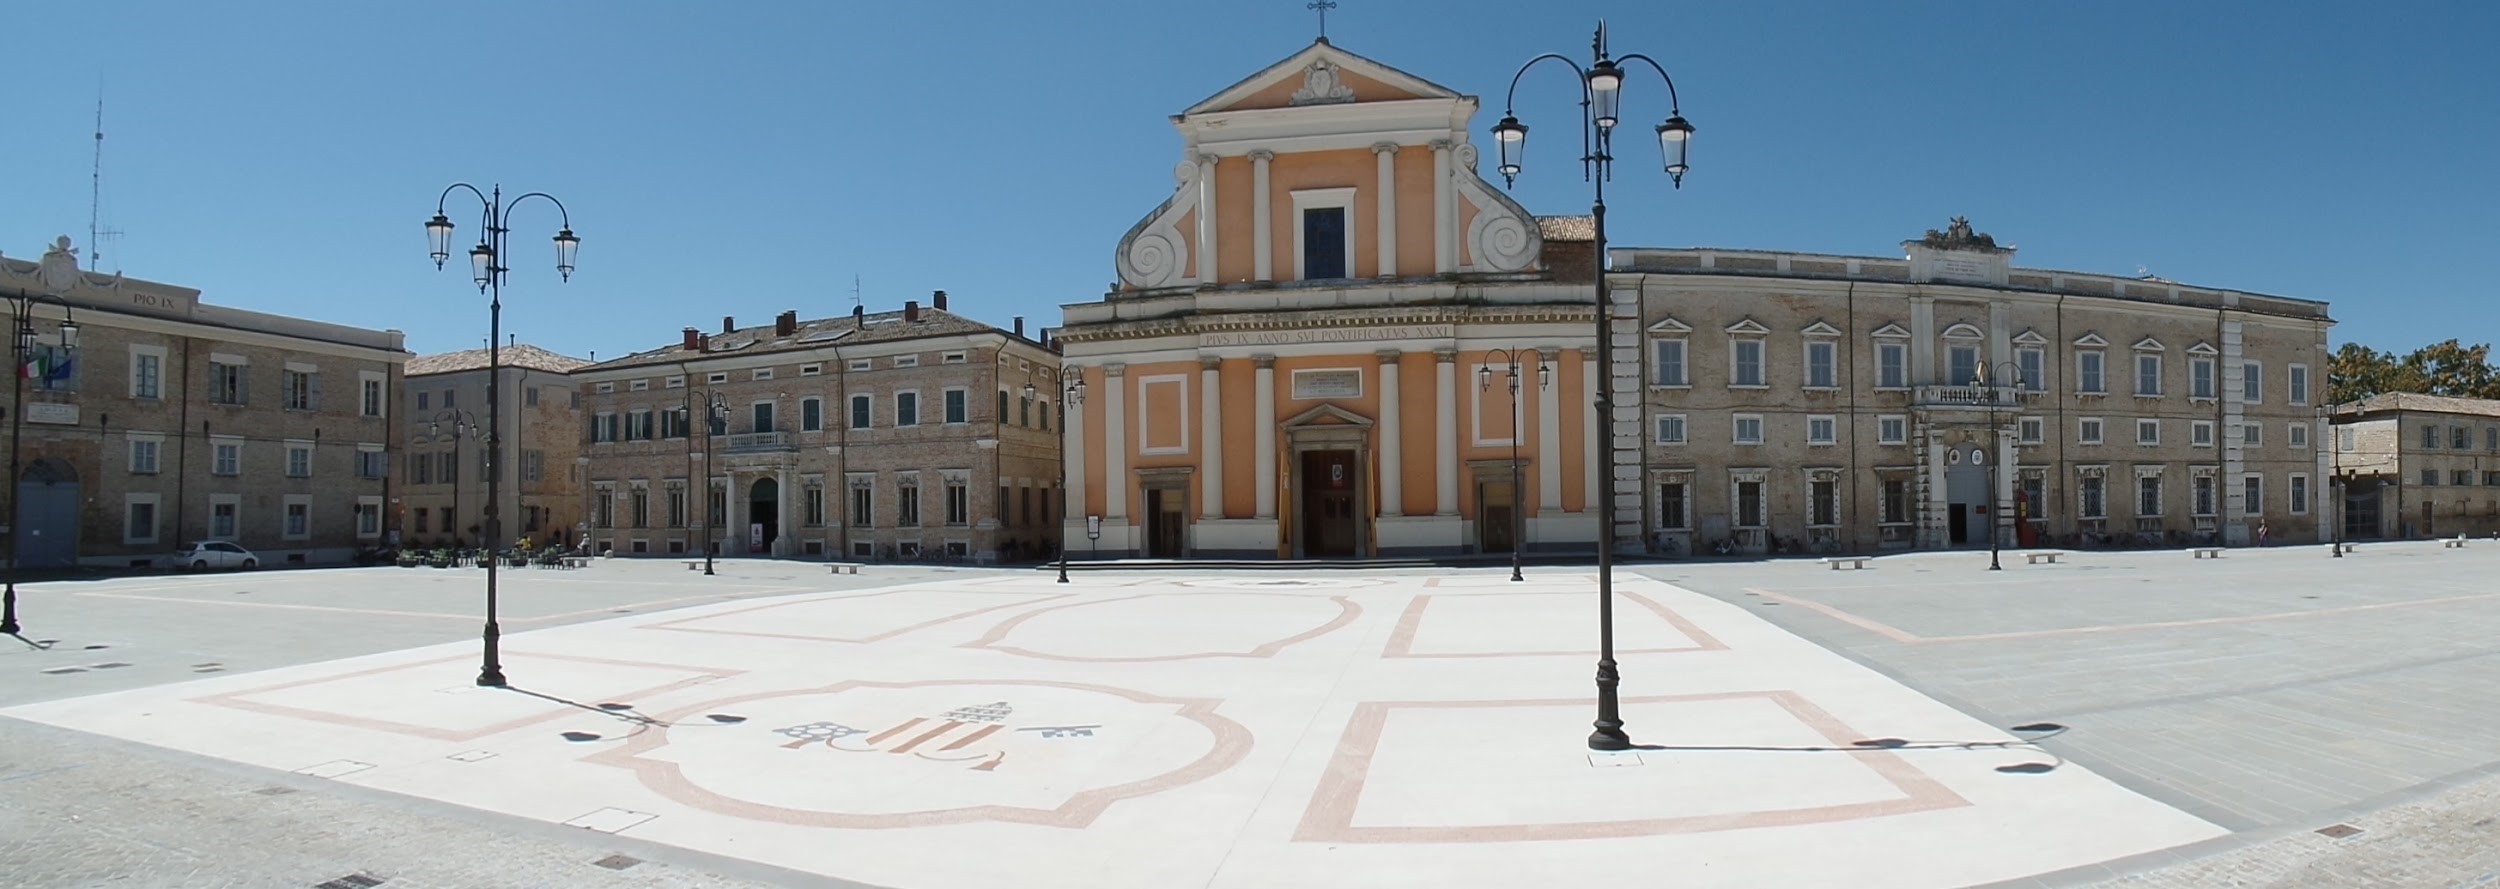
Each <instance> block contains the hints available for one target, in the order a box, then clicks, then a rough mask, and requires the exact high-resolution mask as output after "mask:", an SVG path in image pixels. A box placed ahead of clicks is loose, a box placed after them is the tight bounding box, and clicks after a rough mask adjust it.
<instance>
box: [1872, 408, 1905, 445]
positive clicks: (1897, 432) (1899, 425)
mask: <svg viewBox="0 0 2500 889" xmlns="http://www.w3.org/2000/svg"><path fill="white" fill-rule="evenodd" d="M1875 443H1876V444H1888V445H1897V444H1909V443H1910V418H1909V417H1906V416H1902V415H1900V414H1887V415H1884V416H1880V417H1876V418H1875Z"/></svg>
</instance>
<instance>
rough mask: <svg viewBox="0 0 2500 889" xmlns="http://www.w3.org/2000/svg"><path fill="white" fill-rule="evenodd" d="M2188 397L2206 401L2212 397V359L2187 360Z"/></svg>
mask: <svg viewBox="0 0 2500 889" xmlns="http://www.w3.org/2000/svg"><path fill="white" fill-rule="evenodd" d="M2188 397H2189V398H2207V399H2210V398H2212V397H2214V360H2213V359H2211V358H2190V359H2188Z"/></svg>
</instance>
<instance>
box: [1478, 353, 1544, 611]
mask: <svg viewBox="0 0 2500 889" xmlns="http://www.w3.org/2000/svg"><path fill="white" fill-rule="evenodd" d="M1497 355H1498V356H1500V360H1501V362H1502V364H1503V366H1504V367H1505V368H1507V371H1506V372H1505V373H1503V375H1502V377H1503V379H1504V380H1505V381H1506V382H1507V383H1508V384H1509V385H1510V579H1511V581H1512V582H1513V583H1516V582H1519V581H1523V580H1527V579H1528V578H1527V577H1526V576H1525V575H1522V574H1520V573H1519V551H1520V550H1521V549H1523V548H1525V547H1526V545H1527V536H1528V535H1527V518H1526V515H1527V508H1526V505H1525V500H1526V498H1527V496H1528V495H1527V491H1528V481H1527V479H1525V478H1523V477H1521V476H1520V474H1519V438H1520V431H1519V427H1520V426H1522V425H1524V423H1523V421H1522V419H1521V418H1522V416H1523V411H1524V410H1525V408H1523V407H1522V406H1521V405H1520V403H1519V370H1520V368H1519V350H1515V349H1494V350H1492V351H1490V352H1486V353H1485V355H1484V357H1485V360H1487V361H1492V360H1494V356H1497ZM1536 378H1537V383H1536V385H1537V388H1538V389H1551V388H1553V385H1554V366H1553V365H1550V364H1547V363H1545V359H1544V357H1543V356H1539V357H1538V358H1537V362H1536ZM1492 388H1493V365H1490V364H1487V365H1483V366H1481V367H1478V368H1476V391H1479V392H1482V391H1486V390H1489V389H1492ZM1549 456H1550V455H1549Z"/></svg>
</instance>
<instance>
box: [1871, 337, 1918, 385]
mask: <svg viewBox="0 0 2500 889" xmlns="http://www.w3.org/2000/svg"><path fill="white" fill-rule="evenodd" d="M1875 388H1877V389H1907V388H1910V345H1909V344H1908V343H1876V344H1875Z"/></svg>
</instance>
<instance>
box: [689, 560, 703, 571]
mask: <svg viewBox="0 0 2500 889" xmlns="http://www.w3.org/2000/svg"><path fill="white" fill-rule="evenodd" d="M685 562H686V570H688V571H692V570H694V569H697V568H701V567H703V560H702V559H687V560H685Z"/></svg>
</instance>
